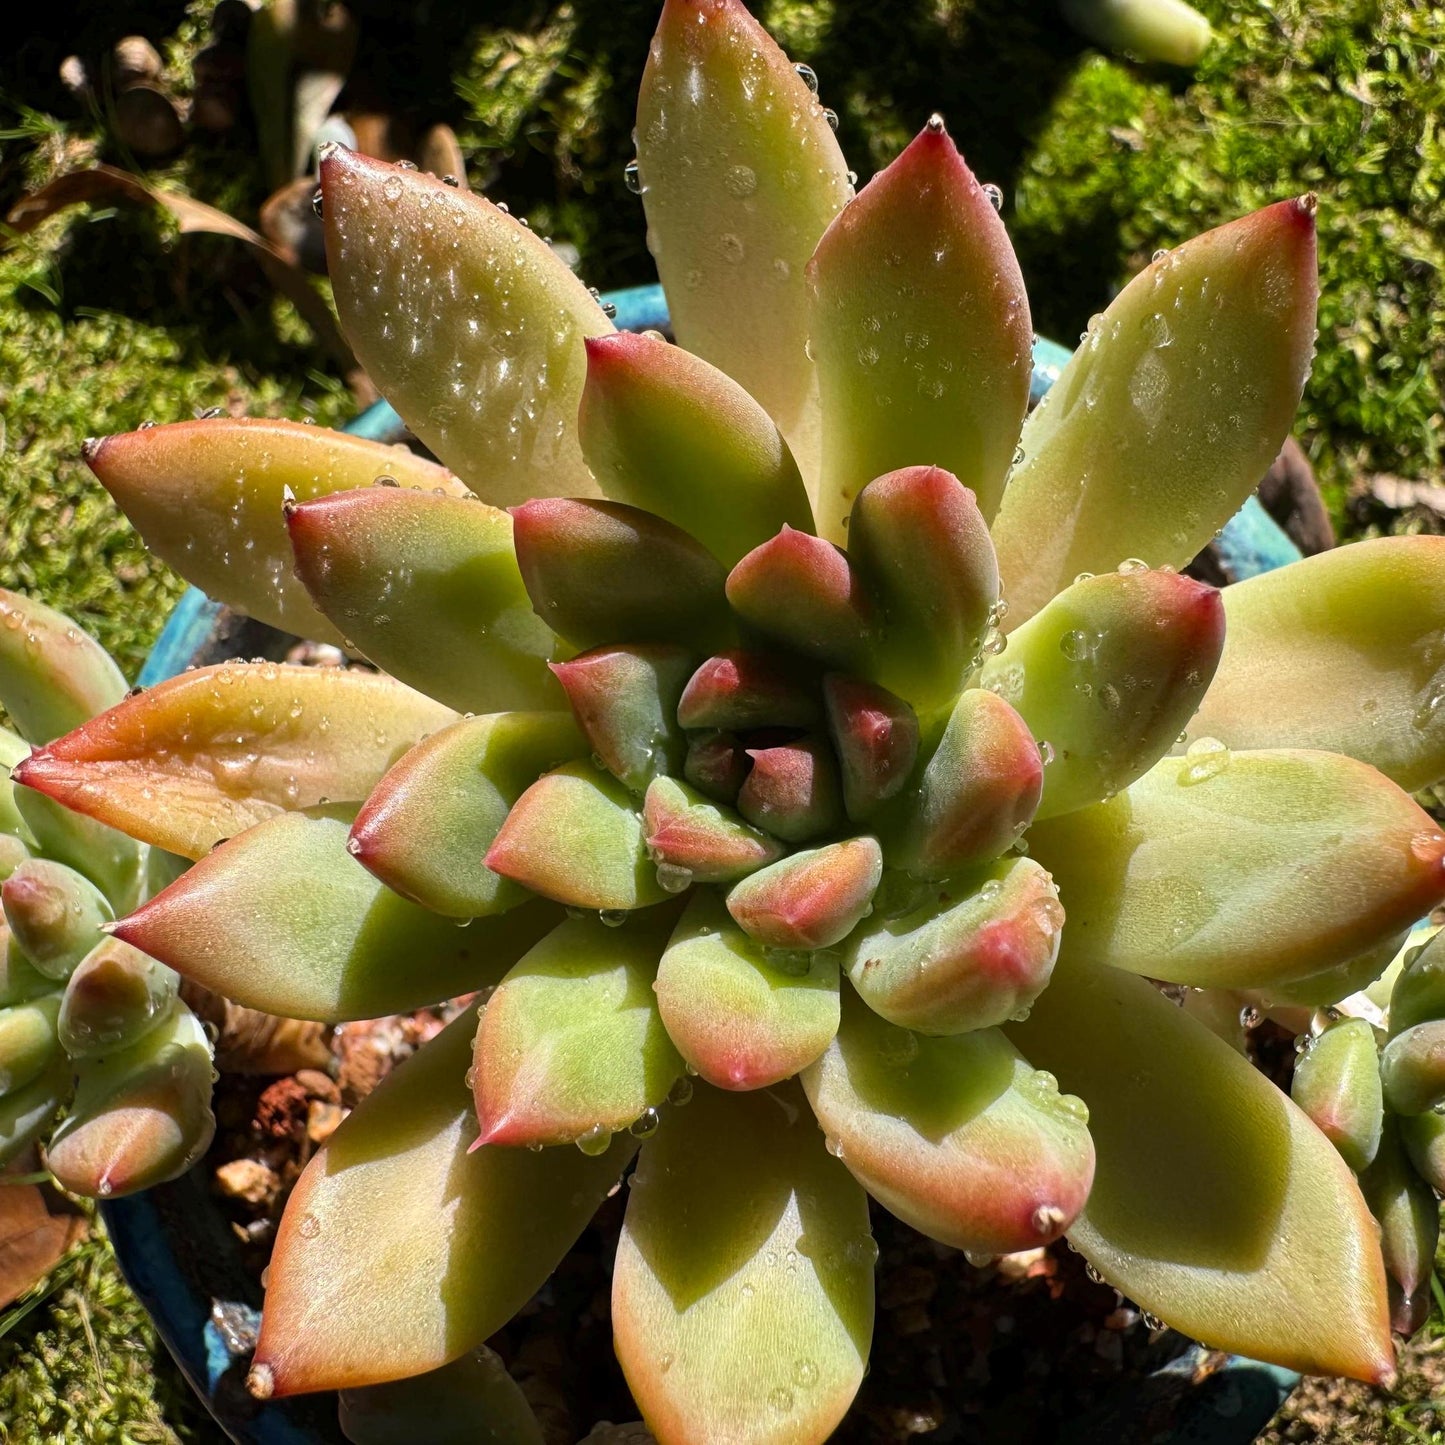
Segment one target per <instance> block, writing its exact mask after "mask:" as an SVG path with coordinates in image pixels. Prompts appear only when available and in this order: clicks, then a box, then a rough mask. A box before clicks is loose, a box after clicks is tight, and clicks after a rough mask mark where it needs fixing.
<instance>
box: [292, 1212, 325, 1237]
mask: <svg viewBox="0 0 1445 1445" xmlns="http://www.w3.org/2000/svg"><path fill="white" fill-rule="evenodd" d="M296 1232H297V1233H298V1234H299V1235H300V1236H301V1238H302V1239H315V1238H316V1236H317V1235H318V1234H320V1233H321V1221H320V1220H319V1219H317V1217H316V1216H315V1215H314V1214H303V1215H302V1216H301V1223H300V1224H298V1225H297V1226H296Z"/></svg>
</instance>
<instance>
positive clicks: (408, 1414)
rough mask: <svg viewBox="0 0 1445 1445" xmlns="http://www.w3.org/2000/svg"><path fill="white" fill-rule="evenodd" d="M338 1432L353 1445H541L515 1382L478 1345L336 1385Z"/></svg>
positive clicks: (543, 1439) (539, 1432)
mask: <svg viewBox="0 0 1445 1445" xmlns="http://www.w3.org/2000/svg"><path fill="white" fill-rule="evenodd" d="M338 1417H339V1419H340V1423H341V1432H342V1434H343V1435H345V1436H346V1438H347V1439H348V1440H350V1441H351V1442H352V1445H415V1442H416V1438H417V1430H418V1424H419V1422H420V1421H422V1420H425V1421H426V1438H427V1441H428V1445H546V1436H544V1435H543V1434H542V1427H541V1425H539V1424H538V1423H537V1417H536V1415H534V1414H533V1413H532V1407H531V1406H530V1405H529V1404H528V1403H527V1397H526V1395H524V1394H523V1393H522V1388H521V1386H520V1385H518V1384H517V1382H516V1381H515V1380H514V1379H513V1378H512V1377H511V1376H510V1375H509V1374H508V1373H507V1367H506V1366H505V1365H504V1364H503V1363H502V1361H501V1357H500V1356H499V1355H497V1354H496V1353H495V1352H494V1351H492V1350H489V1349H488V1348H487V1347H486V1346H485V1345H478V1346H477V1348H476V1349H475V1350H472V1351H471V1352H470V1353H469V1354H465V1355H463V1356H462V1357H461V1358H460V1359H458V1360H453V1361H452V1363H451V1364H449V1365H443V1366H442V1367H441V1369H439V1370H428V1371H427V1372H426V1374H424V1375H413V1376H411V1377H410V1378H409V1379H405V1380H394V1381H391V1382H390V1383H388V1384H384V1385H364V1386H362V1387H361V1388H360V1389H355V1390H342V1392H341V1399H340V1404H339V1409H338Z"/></svg>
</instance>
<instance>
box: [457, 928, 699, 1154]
mask: <svg viewBox="0 0 1445 1445" xmlns="http://www.w3.org/2000/svg"><path fill="white" fill-rule="evenodd" d="M674 917H675V910H674V909H651V910H648V911H646V912H643V913H638V914H634V915H632V916H631V917H629V918H626V919H624V920H623V921H622V922H621V923H619V924H615V925H614V924H613V923H611V922H610V921H608V922H604V921H603V920H602V919H600V918H598V917H596V916H595V915H593V916H591V917H583V918H569V919H567V920H566V921H565V922H563V923H559V924H558V925H557V927H556V928H554V929H553V930H552V932H551V933H549V934H548V935H547V936H546V937H545V938H544V939H542V941H541V942H540V943H538V944H536V945H535V946H534V947H533V948H532V949H530V950H529V951H528V952H527V953H526V954H524V955H523V956H522V957H521V958H520V959H518V961H517V962H516V963H515V964H513V966H512V967H511V969H510V970H509V971H508V973H507V976H506V977H505V978H504V979H503V980H502V982H501V984H500V985H499V986H498V987H497V990H496V992H495V993H494V994H493V995H492V996H491V998H490V999H489V1000H488V1002H487V1005H486V1007H485V1008H484V1009H483V1010H482V1018H481V1024H480V1026H479V1027H478V1029H477V1038H476V1051H475V1055H474V1058H473V1063H472V1070H471V1077H472V1092H473V1094H474V1096H475V1098H476V1106H477V1118H478V1119H479V1120H480V1122H481V1134H480V1136H479V1137H480V1138H481V1140H482V1141H483V1142H484V1143H487V1144H512V1145H519V1144H525V1145H530V1146H535V1145H538V1144H572V1143H575V1142H576V1141H578V1140H582V1141H583V1143H584V1145H586V1147H588V1148H596V1147H598V1146H602V1145H605V1141H606V1138H607V1136H608V1135H609V1134H615V1133H617V1132H619V1131H620V1130H624V1129H627V1128H628V1127H629V1126H631V1125H633V1124H634V1123H638V1122H639V1121H642V1120H643V1119H644V1115H645V1114H646V1111H647V1110H649V1109H655V1107H656V1106H657V1105H658V1104H660V1103H662V1101H663V1100H664V1099H665V1098H666V1097H667V1091H668V1089H670V1088H671V1087H672V1084H673V1082H674V1081H675V1080H676V1079H677V1078H678V1076H679V1075H680V1074H681V1073H682V1058H681V1056H680V1055H679V1054H678V1051H677V1049H676V1048H675V1047H674V1046H673V1044H672V1041H671V1040H670V1039H669V1038H668V1036H667V1030H666V1029H665V1028H663V1026H662V1019H661V1018H660V1017H659V1016H658V1011H657V999H656V998H655V997H654V995H653V991H652V986H653V983H654V982H655V981H656V979H657V961H658V959H659V958H660V957H661V956H662V949H663V946H664V944H665V943H666V942H667V936H668V934H669V933H670V932H671V929H672V923H673V919H674ZM639 1128H645V1124H639Z"/></svg>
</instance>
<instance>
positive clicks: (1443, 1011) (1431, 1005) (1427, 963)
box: [1388, 933, 1445, 1038]
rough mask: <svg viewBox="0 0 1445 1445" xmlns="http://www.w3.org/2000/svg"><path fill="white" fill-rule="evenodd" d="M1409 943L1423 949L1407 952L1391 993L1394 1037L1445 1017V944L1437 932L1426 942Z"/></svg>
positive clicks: (1390, 1018)
mask: <svg viewBox="0 0 1445 1445" xmlns="http://www.w3.org/2000/svg"><path fill="white" fill-rule="evenodd" d="M1409 942H1410V943H1411V944H1419V946H1418V947H1414V948H1410V949H1408V950H1407V951H1406V953H1405V956H1404V958H1403V959H1402V960H1401V967H1400V971H1399V973H1398V974H1397V975H1396V977H1395V980H1394V983H1393V986H1392V987H1391V989H1390V992H1389V994H1388V998H1389V1004H1390V1008H1389V1029H1390V1037H1391V1038H1394V1037H1395V1036H1396V1035H1397V1034H1402V1033H1404V1032H1405V1030H1406V1029H1412V1028H1414V1027H1415V1025H1416V1024H1423V1023H1429V1022H1430V1021H1431V1020H1432V1019H1442V1018H1445V941H1441V940H1440V935H1439V934H1438V933H1436V934H1435V935H1433V936H1432V937H1430V938H1428V939H1426V940H1425V941H1424V942H1423V943H1420V940H1418V939H1415V938H1411V939H1410V940H1409Z"/></svg>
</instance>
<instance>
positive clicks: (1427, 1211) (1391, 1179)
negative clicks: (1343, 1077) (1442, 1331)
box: [1360, 1118, 1440, 1335]
mask: <svg viewBox="0 0 1445 1445" xmlns="http://www.w3.org/2000/svg"><path fill="white" fill-rule="evenodd" d="M1360 1188H1361V1189H1362V1190H1363V1191H1364V1195H1365V1198H1366V1200H1367V1201H1368V1202H1369V1205H1370V1209H1371V1211H1372V1212H1373V1214H1374V1216H1375V1218H1376V1219H1377V1220H1379V1222H1380V1248H1381V1251H1382V1253H1383V1254H1384V1257H1385V1274H1386V1275H1387V1277H1388V1280H1389V1290H1390V1324H1391V1327H1392V1328H1393V1329H1394V1330H1395V1332H1396V1333H1397V1334H1401V1335H1413V1334H1414V1333H1415V1331H1416V1330H1418V1329H1419V1328H1420V1327H1421V1326H1422V1325H1423V1324H1424V1323H1425V1321H1426V1319H1428V1318H1429V1315H1430V1279H1431V1272H1432V1269H1433V1266H1434V1263H1435V1249H1436V1246H1437V1245H1438V1244H1439V1242H1440V1201H1439V1200H1438V1199H1436V1198H1435V1194H1434V1191H1433V1190H1432V1189H1431V1188H1430V1186H1429V1185H1428V1184H1427V1183H1426V1182H1425V1181H1424V1180H1423V1179H1421V1178H1420V1177H1419V1175H1417V1174H1416V1173H1415V1171H1414V1170H1413V1169H1412V1168H1411V1167H1410V1161H1409V1159H1408V1157H1407V1155H1406V1152H1405V1149H1404V1148H1403V1146H1402V1145H1401V1142H1400V1134H1399V1121H1398V1120H1396V1119H1394V1118H1387V1119H1386V1120H1385V1132H1384V1134H1383V1135H1382V1136H1381V1139H1380V1149H1379V1153H1378V1154H1377V1155H1376V1156H1375V1162H1374V1163H1373V1164H1371V1165H1370V1167H1369V1169H1368V1170H1366V1172H1365V1174H1364V1175H1363V1176H1362V1177H1361V1179H1360Z"/></svg>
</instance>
